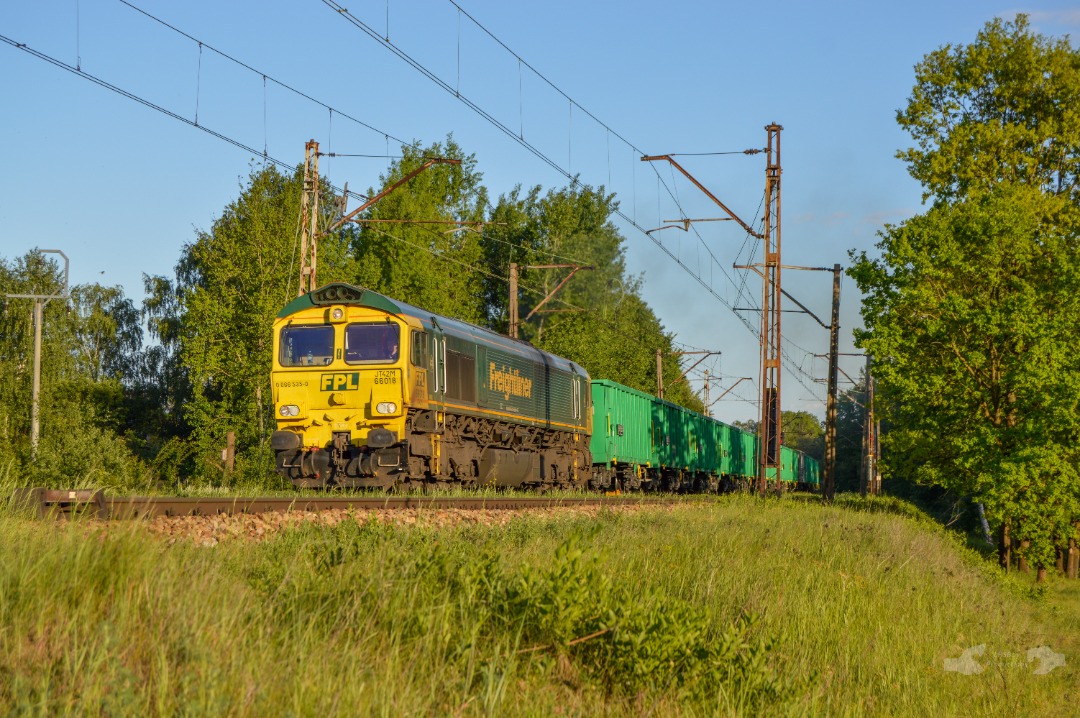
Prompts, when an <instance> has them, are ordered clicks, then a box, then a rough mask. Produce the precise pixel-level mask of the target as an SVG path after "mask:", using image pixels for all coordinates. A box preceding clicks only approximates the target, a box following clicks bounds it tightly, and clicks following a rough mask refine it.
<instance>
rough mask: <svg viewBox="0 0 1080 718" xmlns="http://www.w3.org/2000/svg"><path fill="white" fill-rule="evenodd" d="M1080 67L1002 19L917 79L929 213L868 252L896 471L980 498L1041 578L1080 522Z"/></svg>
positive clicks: (1076, 59)
mask: <svg viewBox="0 0 1080 718" xmlns="http://www.w3.org/2000/svg"><path fill="white" fill-rule="evenodd" d="M1078 91H1080V54H1078V53H1077V52H1076V51H1075V50H1073V49H1072V48H1071V47H1070V45H1069V44H1068V42H1067V41H1065V40H1051V39H1047V38H1044V37H1042V36H1039V35H1035V34H1033V33H1032V32H1031V31H1030V28H1029V27H1028V24H1027V20H1026V18H1025V17H1024V16H1022V15H1021V16H1018V17H1017V18H1016V20H1015V21H1013V22H1011V23H1009V22H1003V21H1001V20H994V21H992V22H990V23H988V24H987V25H986V27H985V28H984V29H983V30H982V31H981V32H980V33H979V35H978V37H977V39H976V41H975V42H974V43H972V44H971V45H967V46H962V47H952V46H948V47H945V48H941V49H939V50H937V51H935V52H933V53H931V54H930V55H928V56H927V57H926V59H925V60H924V61H923V62H922V63H921V64H920V65H919V66H917V68H916V86H915V89H914V91H913V94H912V97H911V99H910V101H909V104H908V107H907V109H906V110H905V111H902V112H900V113H899V114H898V119H899V121H900V124H901V125H902V126H903V127H905V128H906V129H908V130H909V131H910V132H911V134H912V136H913V138H914V139H915V140H916V142H917V143H918V147H917V148H911V149H908V150H906V151H903V152H901V153H900V156H901V157H902V158H904V159H905V160H907V161H908V163H909V169H910V171H911V174H912V175H913V176H914V177H916V178H917V179H919V181H920V182H922V184H923V186H924V189H925V193H926V196H927V198H932V199H933V203H932V206H931V207H930V209H929V210H928V211H927V212H925V213H924V214H921V215H918V216H915V217H913V218H911V219H909V220H907V221H905V222H903V223H901V224H899V225H895V226H887V227H886V228H885V229H884V230H883V231H882V232H880V233H879V238H880V241H879V242H878V244H877V250H878V254H879V256H878V257H876V258H873V257H871V256H869V255H868V254H867V253H865V252H861V253H853V259H854V260H855V263H854V266H853V267H852V268H851V270H850V274H851V275H852V276H853V277H854V278H855V280H856V281H857V283H858V285H859V287H860V289H861V290H862V291H863V293H864V301H863V308H862V313H863V319H864V323H865V330H864V331H861V332H859V333H858V335H857V338H858V341H859V343H860V346H862V347H863V348H864V349H866V350H867V351H868V352H869V353H870V354H871V355H872V356H873V358H874V375H875V377H876V380H877V382H878V386H879V390H880V398H881V402H880V404H881V407H882V411H883V413H884V414H885V416H886V418H887V419H888V421H889V423H890V426H891V431H890V433H889V435H888V436H887V437H886V449H887V451H886V461H887V466H888V467H889V469H890V470H891V471H893V472H897V473H901V474H907V475H910V476H911V477H913V478H914V479H915V480H917V481H919V482H921V483H924V484H933V485H938V486H942V487H945V488H948V489H951V490H955V491H956V492H957V493H959V494H961V495H965V494H966V495H971V496H973V497H975V498H976V499H977V500H980V501H983V502H985V504H986V507H987V512H988V514H989V515H990V517H991V519H992V520H994V521H996V523H997V524H998V525H999V526H1003V525H1006V524H1008V525H1011V526H1012V527H1013V529H1014V533H1013V535H1014V536H1017V535H1019V536H1021V537H1022V538H1024V539H1025V540H1027V541H1028V542H1029V546H1028V548H1027V549H1026V551H1027V553H1028V555H1029V557H1030V558H1033V559H1034V560H1035V562H1036V563H1037V564H1038V565H1041V566H1046V565H1048V564H1049V563H1051V562H1052V557H1053V550H1054V546H1055V543H1057V544H1060V542H1061V541H1062V540H1063V539H1065V538H1067V537H1068V536H1072V535H1074V529H1073V527H1072V525H1071V522H1072V521H1075V520H1076V519H1077V518H1080V475H1078V473H1077V465H1078V461H1080V450H1078V447H1080V444H1078V442H1077V439H1078V438H1080V411H1078V409H1080V407H1078V397H1080V355H1078V354H1077V352H1076V346H1077V344H1078V342H1080V325H1078V324H1077V322H1076V317H1077V316H1080V252H1078V249H1080V208H1078V205H1077V196H1076V168H1075V164H1074V163H1075V160H1076V157H1077V150H1078V149H1080V145H1078V142H1080V114H1077V111H1076V107H1077V106H1078V105H1077V104H1076V99H1077V97H1076V93H1077V92H1078Z"/></svg>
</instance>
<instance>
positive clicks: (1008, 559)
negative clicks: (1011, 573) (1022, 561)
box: [998, 521, 1012, 571]
mask: <svg viewBox="0 0 1080 718" xmlns="http://www.w3.org/2000/svg"><path fill="white" fill-rule="evenodd" d="M1011 563H1012V544H1011V543H1010V539H1009V522H1008V521H1002V522H1001V541H1000V542H999V543H998V564H999V565H1000V566H1001V567H1002V568H1003V569H1005V570H1006V571H1008V570H1009V566H1010V564H1011Z"/></svg>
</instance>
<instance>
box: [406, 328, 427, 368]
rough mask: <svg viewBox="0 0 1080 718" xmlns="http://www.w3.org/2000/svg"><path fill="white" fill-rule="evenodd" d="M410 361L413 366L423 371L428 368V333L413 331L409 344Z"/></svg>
mask: <svg viewBox="0 0 1080 718" xmlns="http://www.w3.org/2000/svg"><path fill="white" fill-rule="evenodd" d="M409 361H411V362H412V364H413V366H418V367H420V368H421V369H427V368H428V335H427V332H420V331H416V330H415V329H414V330H413V332H412V335H411V340H410V342H409Z"/></svg>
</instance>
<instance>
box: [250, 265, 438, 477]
mask: <svg viewBox="0 0 1080 718" xmlns="http://www.w3.org/2000/svg"><path fill="white" fill-rule="evenodd" d="M335 286H336V291H321V290H320V291H321V293H320V291H317V292H314V293H312V294H311V295H305V296H304V297H301V298H300V299H298V300H296V302H294V303H293V305H296V304H297V302H301V300H308V301H307V302H306V304H307V305H310V306H305V305H304V303H301V304H300V306H299V307H297V306H293V308H292V310H291V311H290V312H289V313H288V314H287V316H280V315H279V318H278V321H277V322H276V323H275V335H274V360H273V371H272V382H273V395H274V408H275V420H276V421H277V429H278V430H277V431H275V432H274V434H273V437H272V439H271V443H272V446H273V449H274V450H275V452H276V454H277V470H278V472H279V473H281V474H282V475H283V476H285V477H287V478H289V479H290V480H291V481H292V482H293V483H294V484H295V485H297V486H325V485H327V483H334V484H338V485H346V486H361V487H362V486H371V487H387V486H392V485H393V484H394V483H395V481H396V477H397V475H398V474H399V473H401V472H403V471H404V470H405V468H406V466H407V461H408V452H407V447H406V442H405V418H406V415H407V410H408V406H409V403H410V401H411V400H413V399H415V400H416V402H417V403H426V395H424V396H421V395H420V393H421V392H417V391H413V390H414V389H417V386H416V385H417V384H419V388H420V389H422V388H423V387H424V386H425V385H426V381H424V375H425V374H426V373H427V370H428V367H427V366H423V365H421V366H417V365H416V364H414V362H423V361H424V360H425V359H426V355H427V352H426V351H424V348H425V347H423V346H422V345H423V343H424V342H425V341H430V340H429V339H428V337H427V333H426V332H424V331H422V327H415V328H414V327H411V326H409V323H408V320H407V318H402V317H400V316H395V315H393V314H391V313H389V312H387V311H385V310H384V309H380V308H379V307H373V306H364V305H358V304H355V303H350V302H355V301H356V299H357V298H356V297H352V296H349V295H346V294H344V293H343V292H344V289H343V286H344V285H329V286H328V287H326V288H324V289H325V290H333V289H335ZM291 306H292V305H291ZM283 314H285V312H284V311H283ZM410 343H414V344H416V345H418V346H415V347H413V348H412V349H411V351H410V350H409V349H408V348H407V349H405V350H403V349H402V347H403V346H404V347H409V346H410ZM414 395H415V396H414Z"/></svg>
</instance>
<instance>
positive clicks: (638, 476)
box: [589, 380, 654, 489]
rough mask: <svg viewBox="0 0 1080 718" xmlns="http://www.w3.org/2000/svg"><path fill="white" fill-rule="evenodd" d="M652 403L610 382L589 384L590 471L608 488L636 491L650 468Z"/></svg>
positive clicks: (643, 395)
mask: <svg viewBox="0 0 1080 718" xmlns="http://www.w3.org/2000/svg"><path fill="white" fill-rule="evenodd" d="M653 401H654V398H653V397H651V396H649V395H648V394H646V393H644V392H641V391H637V390H636V389H631V388H630V387H628V386H623V385H622V384H618V383H616V382H613V381H607V380H598V381H594V382H592V404H593V433H592V439H591V440H590V443H589V450H590V452H591V453H592V460H593V472H594V474H597V475H598V476H599V477H600V483H601V484H602V485H603V486H605V487H608V488H612V489H620V488H627V489H632V488H639V487H641V485H642V481H643V479H644V477H645V471H646V470H647V469H648V468H650V467H651V466H653V461H654V450H653V438H652V433H651V430H650V429H651V427H652V424H653Z"/></svg>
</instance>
